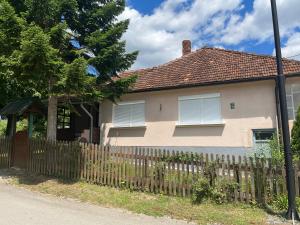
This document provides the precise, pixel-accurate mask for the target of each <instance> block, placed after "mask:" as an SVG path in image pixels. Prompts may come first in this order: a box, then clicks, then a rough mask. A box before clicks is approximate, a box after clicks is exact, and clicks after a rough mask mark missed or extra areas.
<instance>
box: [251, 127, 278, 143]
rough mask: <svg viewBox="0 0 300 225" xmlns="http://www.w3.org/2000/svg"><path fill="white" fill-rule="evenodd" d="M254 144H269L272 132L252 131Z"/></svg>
mask: <svg viewBox="0 0 300 225" xmlns="http://www.w3.org/2000/svg"><path fill="white" fill-rule="evenodd" d="M253 133H254V139H255V143H262V142H263V143H267V142H269V141H270V140H271V139H272V138H273V135H274V133H275V131H274V130H254V131H253Z"/></svg>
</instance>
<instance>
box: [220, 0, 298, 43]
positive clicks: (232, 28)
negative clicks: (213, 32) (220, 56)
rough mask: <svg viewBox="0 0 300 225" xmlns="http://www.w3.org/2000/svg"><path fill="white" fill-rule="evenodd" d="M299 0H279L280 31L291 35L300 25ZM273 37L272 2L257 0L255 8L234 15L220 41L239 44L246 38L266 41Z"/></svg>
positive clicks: (284, 34)
mask: <svg viewBox="0 0 300 225" xmlns="http://www.w3.org/2000/svg"><path fill="white" fill-rule="evenodd" d="M299 6H300V5H299V0H277V8H278V16H279V22H280V33H281V36H283V37H289V36H290V35H292V34H293V33H294V29H295V28H296V27H299V26H300V14H299ZM271 38H273V26H272V14H271V4H270V1H269V0H255V1H254V3H253V10H252V11H251V12H248V13H246V15H245V16H244V17H242V16H239V17H237V18H236V17H232V18H231V21H230V23H229V25H228V26H227V27H226V29H225V30H224V31H223V33H222V34H221V36H220V42H222V43H225V44H239V43H241V42H242V41H245V40H256V41H258V42H264V41H266V40H271Z"/></svg>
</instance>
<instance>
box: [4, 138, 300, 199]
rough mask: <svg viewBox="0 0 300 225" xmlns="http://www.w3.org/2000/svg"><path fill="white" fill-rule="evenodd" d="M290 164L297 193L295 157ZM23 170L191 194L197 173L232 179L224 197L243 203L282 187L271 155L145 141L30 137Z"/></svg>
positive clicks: (278, 168)
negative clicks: (126, 143) (188, 149)
mask: <svg viewBox="0 0 300 225" xmlns="http://www.w3.org/2000/svg"><path fill="white" fill-rule="evenodd" d="M0 142H1V140H0ZM5 143H6V142H5ZM296 165H297V166H295V180H296V194H297V196H299V177H300V169H299V163H298V162H297V163H296ZM28 170H29V171H30V172H33V173H37V174H43V175H46V176H54V177H60V178H63V179H70V180H83V181H86V182H90V183H95V184H99V185H107V186H112V187H117V188H128V189H132V190H140V191H148V192H152V193H162V194H166V195H172V196H183V197H185V196H190V195H191V194H192V186H193V184H194V183H195V182H196V181H197V179H198V178H199V177H208V178H209V180H210V182H217V181H227V182H232V183H234V184H236V188H234V190H232V192H230V193H227V195H228V196H227V198H228V199H229V200H230V201H236V202H237V201H239V202H246V203H249V202H251V201H266V200H267V199H270V198H273V197H274V196H276V195H279V194H284V193H286V188H285V169H284V167H283V166H279V165H275V164H274V163H272V161H271V160H265V159H259V158H246V157H243V158H242V157H235V156H229V155H226V156H224V155H213V154H211V155H208V154H198V153H184V152H178V151H168V150H161V149H152V148H145V147H108V146H106V147H103V146H99V145H90V144H79V143H77V142H55V143H54V142H53V143H52V142H47V141H45V140H30V160H29V162H28Z"/></svg>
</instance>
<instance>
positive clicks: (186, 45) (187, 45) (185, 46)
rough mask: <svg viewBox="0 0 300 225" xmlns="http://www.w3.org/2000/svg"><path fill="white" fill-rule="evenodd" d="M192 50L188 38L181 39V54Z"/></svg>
mask: <svg viewBox="0 0 300 225" xmlns="http://www.w3.org/2000/svg"><path fill="white" fill-rule="evenodd" d="M191 52H192V42H191V41H190V40H184V41H182V55H183V56H184V55H187V54H189V53H191Z"/></svg>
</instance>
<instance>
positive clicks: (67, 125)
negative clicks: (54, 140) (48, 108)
mask: <svg viewBox="0 0 300 225" xmlns="http://www.w3.org/2000/svg"><path fill="white" fill-rule="evenodd" d="M59 110H63V113H62V114H61V113H60V112H59ZM66 110H68V111H69V113H66ZM60 116H62V118H63V121H62V122H61V121H60V120H59V117H60ZM66 118H69V122H68V123H66V122H65V121H66ZM56 127H57V129H58V130H66V129H71V110H70V109H68V108H67V107H61V106H60V107H58V109H57V124H56Z"/></svg>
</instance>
